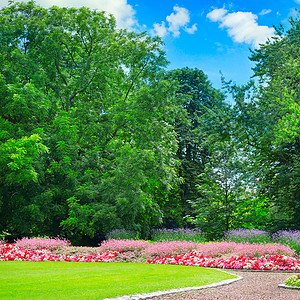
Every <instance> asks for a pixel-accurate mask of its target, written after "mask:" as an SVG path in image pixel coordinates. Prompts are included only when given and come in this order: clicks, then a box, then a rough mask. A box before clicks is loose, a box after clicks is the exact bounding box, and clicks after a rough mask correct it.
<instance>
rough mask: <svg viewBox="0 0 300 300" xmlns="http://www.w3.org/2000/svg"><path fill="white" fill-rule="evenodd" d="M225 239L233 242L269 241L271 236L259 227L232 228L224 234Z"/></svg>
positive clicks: (264, 242)
mask: <svg viewBox="0 0 300 300" xmlns="http://www.w3.org/2000/svg"><path fill="white" fill-rule="evenodd" d="M225 240H226V241H228V242H235V243H250V244H253V243H262V244H266V243H271V242H272V240H271V237H270V235H269V234H268V232H267V231H264V230H259V229H233V230H229V231H228V232H227V233H226V234H225Z"/></svg>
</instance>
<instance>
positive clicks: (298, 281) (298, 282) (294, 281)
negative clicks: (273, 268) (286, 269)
mask: <svg viewBox="0 0 300 300" xmlns="http://www.w3.org/2000/svg"><path fill="white" fill-rule="evenodd" d="M299 276H300V275H293V276H291V277H289V278H288V279H287V280H286V281H285V284H286V285H289V286H297V287H300V278H299Z"/></svg>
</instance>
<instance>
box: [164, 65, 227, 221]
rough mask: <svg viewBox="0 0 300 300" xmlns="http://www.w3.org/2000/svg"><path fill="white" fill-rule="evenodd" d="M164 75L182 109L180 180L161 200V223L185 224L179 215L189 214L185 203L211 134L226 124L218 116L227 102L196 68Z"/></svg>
mask: <svg viewBox="0 0 300 300" xmlns="http://www.w3.org/2000/svg"><path fill="white" fill-rule="evenodd" d="M167 79H168V80H170V81H173V82H174V83H175V84H177V89H176V96H177V98H178V99H181V105H182V108H183V111H182V112H181V114H180V115H179V117H178V118H177V119H176V120H175V131H176V134H177V139H178V150H177V153H176V157H177V158H178V159H179V161H180V166H179V168H178V175H179V176H180V177H181V178H182V182H181V184H180V185H179V186H178V188H177V189H175V190H173V194H172V195H171V197H169V200H168V201H167V203H165V206H164V207H165V209H164V211H166V214H167V218H166V220H165V226H167V227H180V226H186V225H187V224H186V222H182V219H183V218H184V217H185V215H187V214H191V212H192V208H191V205H190V204H189V203H190V201H194V200H195V199H197V197H198V191H197V185H198V184H199V182H200V181H199V175H201V174H202V173H203V172H204V169H205V164H206V163H207V161H208V160H209V157H210V155H211V151H210V149H209V145H210V143H211V142H212V141H211V137H212V136H213V135H218V136H219V135H222V134H223V133H224V132H226V127H227V125H226V124H225V123H224V122H223V120H222V118H221V119H219V117H218V116H219V112H220V111H223V112H224V111H226V110H227V109H228V106H227V105H226V104H225V102H224V95H223V94H222V93H221V92H220V91H218V90H217V89H215V88H213V87H212V85H211V83H210V81H209V80H208V78H207V76H206V75H205V74H204V73H203V71H201V70H199V69H197V68H195V69H189V68H182V69H176V70H172V71H169V72H168V73H167Z"/></svg>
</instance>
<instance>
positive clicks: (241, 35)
mask: <svg viewBox="0 0 300 300" xmlns="http://www.w3.org/2000/svg"><path fill="white" fill-rule="evenodd" d="M207 17H208V18H209V19H210V20H211V21H213V22H219V23H220V28H226V30H227V32H228V34H229V36H230V37H232V39H233V40H234V41H235V42H238V43H247V44H252V45H253V46H255V47H258V46H259V44H263V43H265V42H266V41H267V39H268V38H271V37H272V36H274V35H275V29H274V28H271V27H268V26H260V25H258V23H257V18H258V17H257V15H255V14H253V13H251V12H241V11H239V12H235V13H228V11H227V10H225V9H223V8H221V9H215V10H213V11H211V12H210V13H208V14H207Z"/></svg>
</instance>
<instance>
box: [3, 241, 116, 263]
mask: <svg viewBox="0 0 300 300" xmlns="http://www.w3.org/2000/svg"><path fill="white" fill-rule="evenodd" d="M118 254H119V252H118V251H106V252H100V253H98V254H95V253H90V254H89V255H87V256H82V255H70V256H69V255H64V256H63V255H55V254H53V253H52V252H51V251H50V250H49V249H36V250H28V249H22V248H19V247H18V246H16V245H14V244H2V245H0V261H1V260H3V261H9V260H21V261H72V262H108V261H112V260H113V259H114V258H115V257H116V256H117V255H118Z"/></svg>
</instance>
